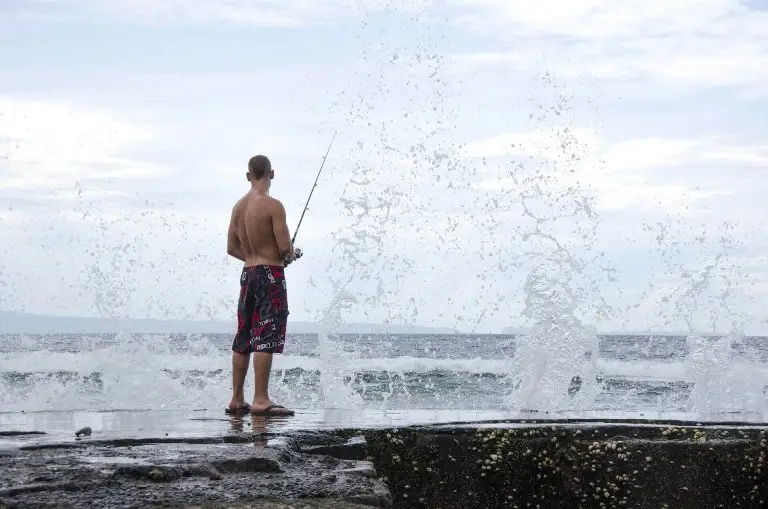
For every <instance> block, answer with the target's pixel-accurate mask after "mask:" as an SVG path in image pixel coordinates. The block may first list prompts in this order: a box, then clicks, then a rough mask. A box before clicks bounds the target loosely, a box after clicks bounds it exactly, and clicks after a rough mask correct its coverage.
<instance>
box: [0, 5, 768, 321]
mask: <svg viewBox="0 0 768 509" xmlns="http://www.w3.org/2000/svg"><path fill="white" fill-rule="evenodd" d="M766 33H768V1H765V0H752V1H741V2H739V1H736V0H678V1H667V0H664V1H662V0H650V1H649V0H646V1H643V2H640V1H634V0H616V1H614V2H605V1H597V0H544V1H539V2H522V1H520V2H511V1H508V0H444V1H434V2H430V1H425V2H398V1H397V0H392V1H390V2H379V1H377V2H374V1H366V2H351V1H349V2H348V1H342V0H279V1H277V0H173V1H168V2H156V1H150V0H120V1H117V0H57V1H55V2H54V1H50V0H49V1H44V0H5V1H3V2H2V3H0V68H1V69H2V72H1V73H0V309H4V310H15V311H28V312H35V313H43V314H59V315H63V314H68V315H90V316H99V315H102V316H123V317H128V316H130V317H157V318H163V317H168V318H185V317H190V318H198V319H204V318H218V319H234V318H233V316H234V312H235V306H236V299H237V293H238V277H239V271H240V262H238V261H236V260H234V259H232V258H228V257H227V255H226V231H227V225H228V220H229V214H230V211H231V207H232V205H233V204H234V202H235V201H236V200H237V199H238V198H239V197H240V196H241V195H242V194H243V193H244V192H246V191H247V189H248V184H247V182H246V180H245V171H246V164H247V161H248V158H250V157H251V156H252V155H254V154H257V153H263V154H266V155H267V156H269V157H270V158H271V160H272V163H273V166H274V168H275V171H276V178H275V180H274V184H273V192H272V194H273V195H274V196H276V197H278V198H279V199H281V200H282V201H283V202H284V204H285V206H286V208H287V210H288V220H289V226H290V228H291V230H293V229H294V228H295V226H296V222H297V220H298V218H299V215H300V214H301V210H302V207H303V205H304V201H305V200H306V197H307V193H308V192H309V190H310V188H311V185H312V181H313V180H314V178H315V174H316V172H317V169H318V167H319V165H320V162H321V159H322V155H323V153H324V152H325V149H326V148H327V145H328V143H329V142H330V140H331V137H332V135H333V133H334V132H335V131H338V135H337V138H336V141H335V143H334V146H333V148H332V150H331V154H330V156H329V159H328V163H327V165H326V167H325V170H324V174H323V175H322V177H321V179H320V183H319V186H318V188H317V189H316V191H315V194H314V197H313V201H312V204H311V206H310V211H309V212H308V214H307V216H306V217H305V219H304V223H303V224H302V226H301V230H300V233H299V236H298V242H297V245H298V246H299V247H301V248H302V249H303V250H304V252H305V256H304V258H302V259H301V260H299V261H298V262H297V263H296V264H295V265H292V266H291V267H290V268H289V270H288V280H289V282H288V284H289V296H290V307H291V312H292V315H291V317H292V319H295V320H318V319H323V318H327V317H329V316H331V317H333V316H336V314H340V316H341V317H342V319H344V320H346V321H376V322H381V321H385V320H393V321H397V322H401V323H402V322H415V323H419V324H423V325H430V324H434V325H447V326H456V327H458V328H460V329H462V330H468V331H469V330H474V331H478V332H486V331H490V332H494V331H495V332H497V331H499V330H500V329H501V328H502V327H504V326H509V325H521V326H523V325H530V324H531V323H532V322H531V320H534V319H539V320H546V319H547V318H548V316H557V315H559V314H561V313H564V312H566V313H568V312H570V311H568V310H570V309H572V308H573V309H575V313H576V314H577V316H579V317H580V318H581V319H582V320H583V323H584V324H585V325H588V326H594V327H597V328H598V329H599V330H617V329H621V330H649V329H665V330H670V329H675V330H686V329H688V328H689V327H690V328H693V329H694V330H701V331H707V330H711V329H712V327H713V319H716V322H715V327H716V328H717V329H718V330H719V331H728V330H731V329H732V328H733V326H734V325H733V324H743V326H744V327H746V330H747V331H748V332H768V324H766V323H765V320H766V319H767V318H768V311H766V309H767V308H766V306H765V302H766V299H768V263H767V261H766V256H765V253H766V248H768V236H766V233H765V228H764V226H765V222H764V219H763V218H764V217H765V213H766V207H765V199H766V198H765V196H766V192H768V141H766V140H767V139H768V138H767V137H766V135H768V129H767V128H766V127H767V123H768V121H767V120H766V119H767V118H768V107H767V106H766V104H767V103H766V100H767V99H768V38H766V37H765V34H766ZM557 246H560V247H559V248H558V247H557ZM526 303H528V304H529V307H528V310H529V311H531V313H529V315H530V316H528V315H525V314H524V312H525V309H526V308H525V306H526Z"/></svg>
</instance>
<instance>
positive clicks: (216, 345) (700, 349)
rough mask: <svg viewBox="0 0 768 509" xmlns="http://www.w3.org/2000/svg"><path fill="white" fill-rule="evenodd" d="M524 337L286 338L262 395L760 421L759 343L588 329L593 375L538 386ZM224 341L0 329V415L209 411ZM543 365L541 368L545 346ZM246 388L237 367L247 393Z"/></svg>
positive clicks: (218, 397)
mask: <svg viewBox="0 0 768 509" xmlns="http://www.w3.org/2000/svg"><path fill="white" fill-rule="evenodd" d="M523 339H524V338H523V337H515V336H512V335H445V336H440V335H341V336H331V337H325V336H318V335H312V334H308V335H290V334H289V338H288V341H287V344H286V352H285V354H283V355H277V356H275V359H274V363H273V372H272V380H271V394H272V397H273V399H275V400H276V401H278V402H280V403H282V404H285V405H287V406H290V407H292V408H295V409H297V410H305V411H318V410H325V411H328V410H333V409H339V410H347V411H348V410H363V411H365V412H375V411H400V410H425V411H430V410H431V411H438V412H442V414H441V415H445V412H449V413H450V412H451V411H455V412H460V411H486V412H487V411H492V412H501V413H502V415H506V413H509V415H513V414H514V415H519V414H520V413H521V412H522V413H526V412H529V413H534V414H540V415H546V414H552V415H557V414H559V413H565V412H574V411H576V412H586V413H589V414H590V415H592V416H596V417H602V418H613V417H615V416H619V415H621V416H625V417H626V416H629V417H637V418H643V417H644V416H648V415H651V414H655V413H677V414H685V415H688V416H690V417H691V418H695V419H697V420H700V421H717V420H723V419H728V418H729V417H730V418H732V417H733V416H734V415H736V416H740V417H741V418H743V419H746V420H749V421H753V422H763V421H764V420H765V419H764V410H765V409H766V408H768V338H763V337H737V336H724V337H697V336H689V337H686V336H641V335H624V336H621V335H609V336H598V338H597V339H598V342H597V344H598V348H597V350H596V352H593V353H590V352H584V356H583V358H580V359H578V360H577V361H578V362H579V363H584V364H588V365H590V366H593V368H594V369H593V370H592V371H588V373H590V375H589V376H590V377H594V380H584V379H582V378H581V377H580V376H578V377H577V376H570V374H569V373H565V374H563V373H561V374H560V375H564V376H560V377H556V378H555V379H556V380H561V381H563V380H564V381H565V382H561V383H560V384H559V385H558V384H557V383H555V384H554V386H553V385H552V383H550V384H549V386H548V388H547V391H543V392H541V391H538V389H537V383H536V381H535V380H534V382H531V381H530V377H531V372H530V371H529V372H526V370H527V366H526V364H525V359H524V358H521V357H520V356H519V352H518V348H519V345H520V344H521V343H520V341H521V340H523ZM230 344H231V335H229V334H214V335H211V334H202V335H194V334H177V335H151V334H111V335H50V336H37V335H5V336H0V412H3V413H12V412H22V411H24V412H61V411H65V412H71V411H97V412H106V411H115V410H131V411H144V410H174V409H179V410H189V411H193V410H198V411H202V410H207V411H210V410H217V409H222V408H223V407H224V405H226V404H227V403H228V400H229V397H230V390H231V389H230V388H231V369H230V366H231V357H230V350H229V348H230ZM527 348H528V349H530V348H531V346H530V345H529V346H528V347H527ZM533 351H534V352H536V351H537V350H536V348H535V345H533ZM542 359H543V363H540V365H543V366H546V364H547V362H546V361H547V354H546V351H544V350H542V352H541V355H540V356H539V360H540V361H541V360H542ZM553 369H555V368H553ZM544 371H546V369H544ZM526 375H527V376H528V381H527V382H526V383H527V386H526V388H523V387H522V382H521V380H523V379H524V378H525V376H526ZM544 378H546V376H543V377H542V379H544ZM542 384H543V382H542ZM553 387H554V388H553ZM252 389H253V378H252V373H251V372H250V371H249V374H248V378H247V381H246V391H247V392H246V397H247V398H248V397H249V396H250V391H252ZM522 390H525V391H527V394H526V397H525V398H521V397H520V394H519V391H522ZM553 391H554V392H553Z"/></svg>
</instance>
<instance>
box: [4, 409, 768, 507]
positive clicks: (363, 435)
mask: <svg viewBox="0 0 768 509" xmlns="http://www.w3.org/2000/svg"><path fill="white" fill-rule="evenodd" d="M765 506H768V430H767V429H766V428H763V427H756V426H734V425H720V426H713V425H710V426H697V425H696V424H695V423H661V424H660V423H657V424H651V423H647V422H646V423H612V424H607V423H578V424H569V423H563V422H550V423H542V422H527V423H526V422H519V421H518V422H514V423H512V422H497V423H477V424H451V425H442V426H412V427H406V428H399V429H395V428H389V429H366V430H359V429H341V430H331V431H290V432H288V431H286V432H281V433H279V434H274V433H264V432H261V433H260V432H252V433H232V434H229V435H226V436H220V437H197V438H152V437H145V438H120V439H116V440H104V439H91V438H86V439H82V438H81V439H79V440H75V439H74V438H73V439H72V440H71V441H70V442H66V443H60V444H56V443H40V444H20V446H19V447H16V448H13V449H5V450H2V451H0V508H1V507H9V508H10V507H13V508H17V507H18V508H27V507H116V508H122V507H125V508H132V507H184V508H209V507H210V508H213V507H224V508H285V509H289V508H306V509H312V508H338V509H365V508H371V507H382V508H389V507H393V508H397V509H400V508H420V507H424V508H441V509H460V508H511V509H513V508H515V507H517V508H520V509H522V508H529V507H531V508H533V507H538V508H540V509H545V508H560V509H568V508H574V509H575V508H608V507H611V508H613V507H632V508H640V509H644V508H649V509H650V508H654V509H657V508H661V507H666V508H669V509H687V508H691V509H693V508H696V509H698V508H718V507H722V508H757V507H765Z"/></svg>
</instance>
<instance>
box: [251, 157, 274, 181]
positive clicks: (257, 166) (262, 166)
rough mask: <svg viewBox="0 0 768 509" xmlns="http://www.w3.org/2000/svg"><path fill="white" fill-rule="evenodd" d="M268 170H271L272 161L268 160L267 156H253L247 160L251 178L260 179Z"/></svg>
mask: <svg viewBox="0 0 768 509" xmlns="http://www.w3.org/2000/svg"><path fill="white" fill-rule="evenodd" d="M270 171H272V163H270V162H269V159H268V158H267V156H262V155H257V156H253V157H251V159H250V160H249V161H248V173H250V174H251V178H254V179H256V180H261V179H263V178H264V177H265V176H266V175H267V174H268V173H269V172H270Z"/></svg>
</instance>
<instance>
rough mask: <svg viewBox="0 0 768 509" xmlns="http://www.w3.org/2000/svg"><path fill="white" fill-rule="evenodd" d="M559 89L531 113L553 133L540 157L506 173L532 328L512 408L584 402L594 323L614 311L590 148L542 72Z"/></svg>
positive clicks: (591, 395) (592, 376)
mask: <svg viewBox="0 0 768 509" xmlns="http://www.w3.org/2000/svg"><path fill="white" fill-rule="evenodd" d="M542 82H543V85H544V86H545V87H546V88H548V89H549V90H552V91H554V94H553V96H554V101H553V103H552V104H544V105H542V107H540V108H539V109H538V114H537V115H536V116H535V117H534V128H538V129H542V128H544V129H545V130H546V131H547V132H549V133H550V136H549V137H548V138H547V139H546V140H544V141H542V145H541V146H537V147H536V153H537V154H539V156H538V157H536V158H530V159H528V160H524V161H517V162H515V163H514V164H513V169H512V170H511V171H510V173H509V176H510V179H511V181H512V182H513V186H512V189H513V191H514V192H515V193H517V198H518V202H519V204H520V206H521V208H522V216H523V221H522V224H521V225H520V226H518V227H517V230H516V233H517V235H518V236H519V238H520V239H522V241H523V243H524V245H523V251H524V252H523V254H521V255H519V256H518V257H517V260H518V261H519V263H520V265H521V266H523V267H525V268H526V269H527V275H526V279H525V283H524V287H523V288H524V292H525V308H524V316H525V317H526V318H528V320H529V323H530V325H531V332H530V333H527V334H525V335H522V336H521V337H519V339H518V342H517V348H516V351H515V357H514V360H513V363H512V364H513V368H512V372H511V373H510V376H509V381H510V384H511V386H512V390H511V391H510V392H509V394H508V399H507V402H508V404H509V405H510V406H511V407H512V408H515V409H530V410H560V409H564V408H586V407H588V406H590V405H591V404H592V403H593V402H594V399H595V397H596V394H597V389H598V385H597V383H596V366H597V361H598V337H597V327H596V326H597V323H595V322H596V321H597V320H599V319H600V318H603V317H605V316H607V314H608V312H609V311H610V308H609V306H608V305H607V304H606V302H605V299H604V298H603V297H602V296H601V293H600V284H599V283H600V278H601V277H608V278H610V274H611V273H610V270H608V269H606V268H605V267H606V264H605V261H604V260H603V257H602V253H597V254H596V253H594V252H593V244H594V241H595V237H596V235H597V229H598V226H599V221H598V216H597V213H596V212H595V209H594V205H593V202H594V198H593V197H592V196H591V194H590V193H589V192H588V190H587V189H586V188H585V186H583V185H582V183H581V182H580V173H582V172H583V170H584V166H585V164H589V161H590V158H589V156H590V154H589V147H588V146H585V144H584V143H583V142H582V141H581V140H580V139H579V138H578V136H576V134H575V127H576V126H575V125H574V120H573V117H574V116H575V113H574V111H573V109H572V108H571V107H570V103H569V97H568V96H567V95H566V93H565V90H564V89H563V88H562V87H561V86H559V85H557V84H556V82H555V80H554V79H553V78H552V77H551V76H549V75H548V74H545V75H544V76H543V79H542Z"/></svg>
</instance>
